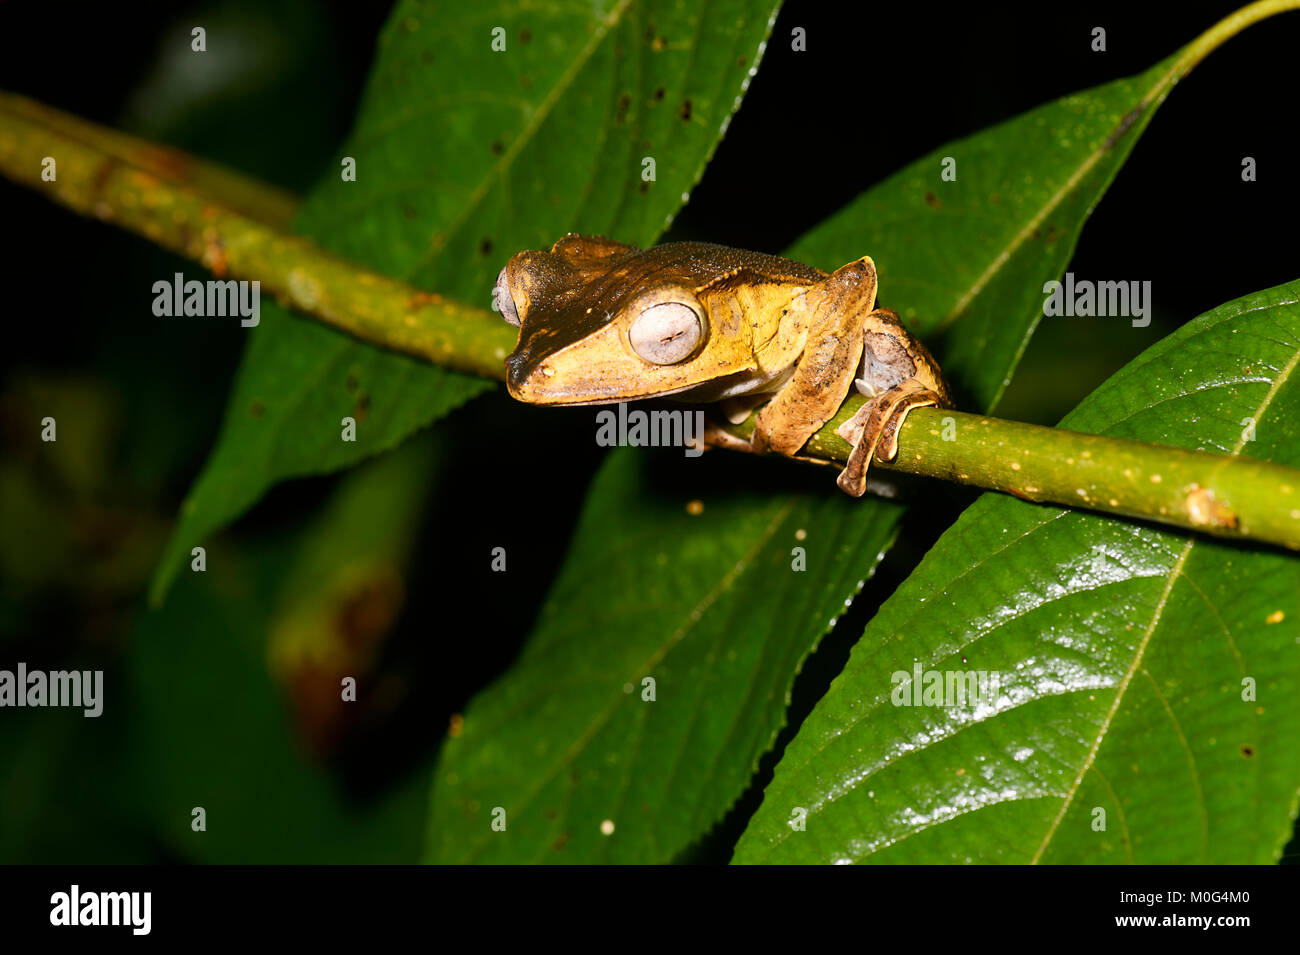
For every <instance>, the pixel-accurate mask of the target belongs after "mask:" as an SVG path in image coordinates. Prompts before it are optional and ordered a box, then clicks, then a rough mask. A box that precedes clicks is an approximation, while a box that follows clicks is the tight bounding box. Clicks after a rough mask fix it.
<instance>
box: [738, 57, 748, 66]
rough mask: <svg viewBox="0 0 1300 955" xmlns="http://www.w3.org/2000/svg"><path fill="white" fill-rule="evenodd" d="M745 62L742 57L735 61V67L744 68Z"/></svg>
mask: <svg viewBox="0 0 1300 955" xmlns="http://www.w3.org/2000/svg"><path fill="white" fill-rule="evenodd" d="M745 62H746V61H745V58H744V57H743V56H742V57H740V58H739V59H737V60H736V65H737V66H744V65H745Z"/></svg>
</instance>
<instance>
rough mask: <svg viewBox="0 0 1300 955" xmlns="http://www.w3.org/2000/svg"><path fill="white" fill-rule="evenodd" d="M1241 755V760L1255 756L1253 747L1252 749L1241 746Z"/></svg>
mask: <svg viewBox="0 0 1300 955" xmlns="http://www.w3.org/2000/svg"><path fill="white" fill-rule="evenodd" d="M1241 755H1242V758H1243V759H1250V757H1252V756H1254V755H1255V747H1253V746H1242V747H1241Z"/></svg>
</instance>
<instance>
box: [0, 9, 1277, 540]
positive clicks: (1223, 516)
mask: <svg viewBox="0 0 1300 955" xmlns="http://www.w3.org/2000/svg"><path fill="white" fill-rule="evenodd" d="M1296 8H1300V0H1259V2H1257V3H1253V4H1251V5H1249V6H1247V7H1243V8H1242V9H1241V10H1238V11H1237V12H1236V13H1234V14H1232V15H1231V16H1229V17H1227V18H1225V19H1224V20H1223V21H1221V22H1220V23H1218V24H1217V25H1215V26H1214V27H1212V28H1211V29H1210V30H1208V31H1206V32H1205V33H1204V34H1202V35H1201V36H1200V37H1199V38H1197V39H1196V40H1194V41H1193V42H1192V43H1190V44H1189V45H1188V46H1187V47H1186V49H1185V50H1184V51H1183V54H1182V55H1181V56H1180V57H1179V58H1178V59H1177V60H1176V61H1175V63H1174V64H1173V66H1172V67H1171V68H1170V71H1169V74H1168V76H1167V78H1166V81H1165V82H1162V83H1161V84H1159V85H1158V86H1157V88H1156V89H1155V90H1154V91H1153V92H1152V94H1151V96H1152V97H1156V96H1161V95H1163V93H1164V92H1166V91H1167V90H1168V89H1169V88H1170V86H1172V85H1173V83H1174V82H1175V81H1176V80H1177V79H1178V78H1179V77H1181V76H1182V75H1184V74H1185V73H1186V72H1187V71H1188V70H1190V69H1191V68H1192V67H1193V66H1194V65H1195V64H1196V63H1198V62H1200V60H1202V59H1203V58H1204V57H1205V56H1206V55H1207V54H1208V53H1209V52H1210V51H1211V50H1213V49H1215V48H1216V47H1217V46H1219V45H1220V44H1221V43H1222V42H1223V41H1224V40H1226V39H1228V38H1229V37H1231V36H1233V35H1234V34H1236V33H1237V32H1239V31H1240V30H1242V29H1244V28H1245V27H1247V26H1249V25H1250V24H1252V23H1255V22H1257V21H1259V20H1261V19H1264V18H1265V17H1267V16H1271V15H1273V14H1275V13H1279V12H1282V11H1284V10H1291V9H1296ZM45 157H52V158H54V159H55V160H56V163H57V167H56V168H57V176H56V178H55V179H54V181H45V180H44V179H43V178H42V169H43V164H42V163H43V160H44V158H45ZM0 173H3V174H4V175H6V176H8V177H9V178H10V179H13V180H14V181H15V182H18V183H21V184H23V185H26V186H29V187H30V188H32V189H35V190H37V191H39V192H42V193H44V194H46V195H47V196H48V197H49V198H51V199H53V200H54V201H56V202H59V203H61V204H62V205H64V206H67V207H68V208H69V209H72V210H73V211H75V212H79V213H81V214H83V215H87V216H93V217H95V218H98V219H100V220H102V221H105V222H110V223H113V224H114V225H117V226H120V227H122V228H124V229H126V230H128V231H131V232H134V233H136V234H138V235H142V236H144V237H145V238H147V239H149V240H151V241H153V242H155V243H157V244H159V245H161V246H163V247H165V248H167V249H170V250H172V251H173V252H176V253H177V254H179V255H181V256H184V257H186V258H188V259H191V260H193V261H195V262H198V263H200V264H202V265H203V266H204V267H206V268H208V269H210V270H211V271H212V272H213V273H215V274H216V275H218V276H230V277H234V278H244V279H256V280H259V281H261V283H262V285H263V287H264V288H265V289H266V290H267V291H269V292H271V293H272V294H274V295H276V296H277V297H278V298H279V299H280V301H281V302H282V303H284V304H285V305H286V306H288V307H290V308H293V309H296V310H297V311H300V312H304V313H306V314H309V315H312V316H314V317H316V318H317V319H319V320H321V321H323V322H326V323H327V324H330V325H333V326H334V327H336V328H339V329H341V330H343V331H345V332H348V333H350V334H352V335H354V336H356V337H357V338H359V339H362V340H364V341H367V342H371V343H373V344H375V345H379V346H381V347H384V348H388V349H391V350H394V351H398V352H403V353H405V354H409V355H414V356H417V357H419V358H423V359H425V360H427V361H429V362H432V363H434V364H438V365H443V366H446V367H449V368H455V369H458V370H461V371H465V372H470V373H472V374H477V375H482V376H485V377H489V378H495V379H498V380H500V379H502V378H503V377H504V372H505V369H504V366H503V360H504V358H505V356H506V354H507V353H508V352H509V351H510V350H511V349H512V348H513V347H514V331H513V329H511V328H510V327H509V326H507V325H506V324H505V323H504V322H502V321H500V320H499V319H498V318H496V317H495V316H493V315H492V314H491V313H490V312H488V311H487V310H485V309H480V308H473V307H471V306H468V305H465V304H462V303H460V302H455V301H451V300H448V299H445V298H443V297H442V296H440V295H435V294H430V293H427V292H423V291H420V290H418V289H414V288H411V287H409V286H407V285H404V284H402V283H401V282H397V281H394V280H393V279H390V278H388V277H386V276H383V275H379V274H377V273H374V272H368V271H364V270H362V269H358V268H356V267H355V266H353V265H351V264H350V263H348V262H345V261H342V260H340V259H337V258H335V257H333V256H331V255H329V254H327V253H325V252H323V251H321V250H319V249H317V248H316V247H315V246H313V245H312V244H311V243H309V242H307V241H306V240H304V239H300V238H296V237H294V236H291V235H289V234H287V233H286V232H285V231H284V229H285V227H286V224H287V222H288V220H289V218H290V217H291V215H292V212H293V209H294V207H295V203H294V201H293V200H292V199H290V198H289V197H287V196H285V195H284V194H283V193H280V192H279V191H278V190H274V189H271V188H270V187H266V186H263V185H261V184H259V183H256V182H252V181H250V180H248V179H245V178H244V177H241V176H238V175H236V174H234V173H231V172H228V171H226V170H224V169H221V168H220V167H218V166H215V165H212V164H209V163H204V162H201V161H199V160H195V159H192V158H190V157H188V156H185V155H184V154H182V153H179V152H177V151H175V150H171V149H167V148H164V147H159V146H156V145H154V144H151V143H147V142H143V141H141V140H137V139H135V138H133V137H130V136H127V135H125V134H122V133H118V132H114V131H112V130H107V129H104V128H102V127H99V126H96V125H94V124H92V123H88V122H86V121H84V120H81V119H77V118H76V117H72V116H69V115H67V114H66V113H61V112H59V111H58V110H54V109H51V108H50V107H47V106H44V105H42V104H40V103H36V102H33V101H31V100H27V99H25V98H23V97H18V96H13V95H10V94H5V93H0ZM860 404H861V399H860V398H858V397H856V396H855V397H854V398H852V399H850V400H849V401H848V402H846V403H845V405H844V407H843V408H842V409H841V410H840V413H839V414H838V415H837V416H836V418H835V419H834V420H833V421H831V422H830V423H828V424H827V425H826V426H825V427H824V428H822V429H821V430H820V431H819V432H818V433H817V434H815V435H814V436H813V437H812V439H811V440H810V441H809V442H808V445H807V447H806V448H805V450H804V453H805V454H806V455H808V456H809V457H812V458H815V459H818V460H821V461H825V462H827V463H843V462H844V461H845V459H846V458H847V455H848V451H849V446H848V444H847V443H845V442H844V441H843V440H842V439H841V438H840V437H839V436H838V435H836V434H835V428H836V426H837V425H838V424H839V423H840V422H842V421H843V420H845V419H846V418H847V417H848V416H849V415H851V414H852V413H853V412H854V411H855V410H856V409H857V407H858V406H859V405H860ZM752 429H753V418H752V416H751V418H750V420H749V421H747V422H744V423H742V424H740V425H737V426H734V427H733V428H731V429H730V430H731V431H732V432H733V433H734V434H737V435H739V436H745V437H747V436H748V434H749V433H751V432H752ZM899 446H900V451H899V455H898V459H897V460H895V461H893V462H892V463H889V464H879V463H877V464H875V465H873V466H874V467H881V468H886V469H891V470H897V471H906V472H909V473H912V474H920V475H925V476H928V477H935V478H940V479H942V480H947V481H954V482H957V483H961V484H969V485H972V486H974V487H980V488H985V489H988V490H994V491H1002V492H1005V493H1008V494H1014V495H1015V496H1017V497H1020V498H1023V499H1025V500H1031V501H1042V502H1049V503H1054V504H1060V505H1064V506H1069V507H1082V508H1087V509H1090V510H1096V511H1103V512H1106V513H1111V514H1119V515H1123V516H1126V517H1137V518H1143V519H1146V520H1151V521H1157V522H1160V523H1164V524H1170V525H1173V526H1177V527H1181V528H1186V529H1190V530H1196V531H1201V532H1204V533H1209V534H1214V535H1217V536H1221V537H1236V538H1250V539H1253V540H1259V541H1265V542H1269V543H1274V544H1280V545H1282V546H1284V547H1288V548H1292V549H1300V471H1298V470H1295V469H1292V468H1287V467H1283V466H1281V465H1276V464H1271V463H1269V462H1266V461H1255V460H1252V459H1248V458H1240V457H1236V456H1226V455H1218V454H1210V453H1207V452H1201V451H1183V450H1180V449H1177V448H1168V447H1162V446H1159V445H1152V444H1143V443H1141V442H1136V441H1127V440H1122V439H1117V438H1109V437H1103V436H1100V435H1084V434H1076V433H1073V432H1068V431H1062V430H1060V429H1056V428H1043V427H1039V426H1036V425H1028V424H1021V423H1018V422H1014V421H1004V420H1001V419H997V418H987V417H982V416H979V415H971V414H963V413H961V412H957V411H940V410H936V409H933V408H918V409H916V410H914V411H913V412H912V413H911V414H910V415H909V416H908V418H907V422H906V423H905V424H904V426H903V428H902V430H901V432H900V434H899Z"/></svg>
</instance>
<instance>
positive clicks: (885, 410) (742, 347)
mask: <svg viewBox="0 0 1300 955" xmlns="http://www.w3.org/2000/svg"><path fill="white" fill-rule="evenodd" d="M875 304H876V267H875V264H874V263H873V262H872V261H871V259H870V258H869V257H867V256H863V257H862V258H860V259H858V260H856V261H854V262H850V263H849V264H848V265H846V266H844V267H843V268H841V269H838V270H836V271H835V272H833V273H831V274H830V275H827V274H826V273H825V272H822V271H821V270H820V269H815V268H812V267H811V266H807V265H801V264H800V263H798V262H792V261H790V260H789V259H782V258H778V257H777V256H774V255H764V254H762V253H758V252H746V251H743V250H740V249H731V248H727V247H725V246H720V245H712V244H708V243H704V242H670V243H667V244H664V245H658V246H655V247H653V248H649V249H639V248H636V247H635V246H631V245H625V244H624V243H621V242H615V241H612V240H610V239H606V238H602V237H600V236H583V235H576V234H570V235H566V236H565V237H564V238H562V239H560V240H559V241H558V242H556V243H555V245H554V246H552V247H551V249H550V251H539V250H531V251H525V252H520V253H518V254H516V255H514V256H512V257H511V258H510V261H509V262H507V263H506V266H505V268H503V269H502V270H501V273H500V275H499V276H498V277H497V283H496V287H495V288H494V289H493V306H492V307H493V309H494V310H496V311H498V312H500V313H501V315H502V316H503V317H504V318H505V319H506V321H508V322H510V323H511V324H512V325H515V326H517V327H518V328H519V340H518V343H517V345H516V346H515V350H514V351H513V352H511V354H510V355H509V357H508V358H506V371H507V377H506V382H507V388H508V389H509V392H510V394H511V396H513V397H514V398H516V399H518V400H519V401H524V402H528V403H530V404H538V405H595V404H612V403H615V402H620V401H632V400H636V399H639V398H661V397H668V396H672V397H673V398H674V399H676V400H682V401H691V402H722V403H723V409H724V411H726V412H727V414H728V416H729V417H731V418H732V420H733V421H738V420H744V418H745V417H746V416H747V415H748V413H749V411H751V410H752V408H753V407H754V406H755V405H757V404H758V403H760V402H763V401H766V404H764V405H763V407H762V408H761V409H760V410H759V412H758V416H757V418H756V419H755V426H754V432H753V436H752V437H751V438H750V440H748V441H745V440H744V439H741V438H737V437H735V436H734V435H731V434H729V433H728V432H725V431H723V430H722V429H720V428H715V429H711V431H710V432H709V435H708V438H709V443H712V444H720V445H725V446H730V447H735V448H737V449H739V450H745V451H752V452H755V453H764V452H769V451H771V452H776V453H779V454H784V455H788V456H790V457H798V452H799V450H800V449H801V448H802V447H803V445H804V443H805V442H806V441H807V440H808V438H809V436H811V435H812V433H813V432H814V431H817V430H818V429H819V428H821V427H822V425H824V424H825V423H826V422H827V421H829V420H830V419H831V418H832V417H833V416H834V415H835V412H836V411H837V410H838V409H839V407H840V405H841V404H842V403H843V402H844V399H845V398H846V397H847V395H848V393H849V389H850V388H852V387H856V388H857V389H858V391H859V392H861V393H862V394H863V395H864V396H865V397H866V398H867V401H866V403H865V404H863V406H862V408H861V409H860V410H859V411H858V413H857V414H855V415H854V416H853V418H851V419H850V420H848V421H846V422H845V423H844V424H843V425H841V426H840V427H839V428H838V429H837V433H838V434H839V435H840V436H841V437H843V438H844V439H845V440H846V441H848V442H849V443H850V444H851V445H853V452H852V454H851V455H850V457H849V461H848V464H847V465H846V467H845V468H844V470H843V471H842V472H841V474H840V476H839V479H838V484H839V486H840V487H841V488H842V489H843V490H844V491H845V492H847V493H848V494H851V495H852V496H854V497H861V496H862V494H863V493H864V492H865V490H866V475H867V468H868V466H869V465H870V463H871V460H872V458H873V457H874V458H875V459H876V460H880V461H892V460H893V459H894V457H895V456H896V455H897V453H898V429H899V427H900V426H901V425H902V423H903V420H904V418H905V417H906V416H907V414H908V412H909V411H911V409H913V408H918V407H922V406H925V405H934V406H938V407H951V406H952V400H951V394H950V391H949V388H948V385H947V383H946V382H945V381H944V378H943V375H942V373H941V372H940V370H939V366H938V365H937V364H935V361H934V359H933V358H931V357H930V353H929V352H928V351H926V349H925V346H923V345H922V344H921V343H920V342H919V341H917V340H916V339H915V338H914V337H913V336H912V335H911V334H910V333H909V332H908V331H907V330H906V329H905V328H904V327H903V325H902V323H901V322H900V321H899V318H898V315H897V314H896V313H894V312H892V311H890V310H889V309H885V308H876V307H875Z"/></svg>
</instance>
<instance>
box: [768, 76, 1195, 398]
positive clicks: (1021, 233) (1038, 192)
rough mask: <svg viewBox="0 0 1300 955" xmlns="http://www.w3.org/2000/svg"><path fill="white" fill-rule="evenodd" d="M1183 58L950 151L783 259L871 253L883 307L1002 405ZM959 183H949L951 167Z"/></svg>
mask: <svg viewBox="0 0 1300 955" xmlns="http://www.w3.org/2000/svg"><path fill="white" fill-rule="evenodd" d="M1180 57H1181V54H1179V55H1176V56H1172V57H1170V58H1168V59H1166V60H1163V61H1161V62H1160V63H1158V64H1156V65H1155V66H1153V67H1152V68H1151V69H1149V70H1147V71H1146V72H1145V73H1142V74H1140V75H1138V76H1135V77H1131V78H1128V79H1121V80H1115V81H1114V82H1111V83H1107V84H1105V85H1103V86H1098V87H1095V88H1093V89H1091V90H1086V91H1084V92H1082V93H1075V94H1072V95H1070V96H1065V97H1062V98H1061V99H1058V100H1055V101H1053V102H1050V103H1046V104H1044V105H1042V106H1039V107H1038V108H1036V109H1033V110H1030V111H1029V112H1028V113H1024V114H1023V115H1021V116H1017V117H1015V118H1013V119H1010V120H1007V121H1006V122H1004V123H1000V124H999V125H997V126H993V127H990V128H989V129H985V130H981V131H980V132H978V133H976V134H975V135H973V136H969V137H967V138H965V139H959V140H956V141H954V142H951V143H946V144H945V145H943V146H940V147H939V148H938V149H936V150H934V151H933V152H932V153H930V154H929V155H927V156H923V157H922V158H920V159H918V160H916V161H915V162H913V163H911V164H909V165H907V166H905V167H903V168H902V169H900V170H899V171H898V172H896V173H894V174H893V175H892V176H890V177H889V178H888V179H886V180H885V181H884V182H882V183H880V184H878V185H876V186H873V187H872V188H870V189H868V190H867V191H866V192H864V193H862V195H860V196H859V197H858V198H857V199H855V200H854V201H853V202H851V203H849V204H848V205H847V206H845V207H844V208H843V209H841V210H840V211H839V212H837V213H836V214H835V215H833V216H831V217H830V218H829V219H827V220H826V221H825V222H823V223H822V224H820V225H818V226H816V227H815V228H813V229H812V230H811V231H809V232H808V233H806V234H805V235H804V236H803V237H802V238H800V239H799V241H798V242H796V243H795V244H794V246H793V247H792V248H790V249H789V250H787V252H786V254H787V255H789V256H790V257H791V258H794V259H798V260H800V261H804V262H808V263H810V264H812V265H816V266H818V267H820V268H823V269H828V270H833V269H836V268H839V267H840V266H841V265H843V264H844V263H846V262H851V261H852V260H853V259H855V258H857V257H858V256H860V255H862V254H864V253H866V254H869V255H871V256H872V258H873V259H875V262H876V265H877V267H878V268H879V270H880V300H881V302H882V303H883V304H885V305H888V306H889V307H891V308H894V309H896V310H897V311H898V312H899V314H900V315H901V316H902V317H903V319H904V321H905V322H906V323H907V324H908V325H909V327H911V328H913V329H914V330H915V331H917V332H918V333H919V334H921V335H922V336H927V337H928V336H932V335H935V334H937V333H939V332H940V331H943V330H947V333H948V334H947V339H946V340H945V341H944V342H943V347H942V348H940V349H939V350H938V357H939V359H940V364H941V365H942V367H943V369H944V372H945V373H946V374H947V376H948V378H949V380H950V381H951V382H952V384H953V385H954V386H955V387H956V388H957V389H958V391H959V393H960V394H961V395H963V396H965V397H966V398H968V399H971V400H973V404H974V405H976V406H978V407H979V408H981V409H984V410H989V409H991V408H993V407H995V406H996V405H997V402H998V399H999V398H1000V397H1001V395H1002V392H1003V390H1004V389H1005V388H1006V386H1007V384H1008V383H1009V382H1010V380H1011V374H1012V371H1013V370H1014V369H1015V367H1016V364H1017V362H1018V361H1019V360H1020V356H1021V354H1023V352H1024V350H1025V347H1026V345H1028V343H1029V337H1030V335H1032V334H1033V331H1034V329H1035V327H1036V326H1037V325H1038V320H1039V318H1041V317H1042V313H1043V301H1044V298H1045V296H1044V293H1043V285H1044V283H1046V282H1048V281H1051V280H1054V279H1057V278H1059V277H1060V276H1061V274H1062V273H1063V272H1064V271H1065V266H1066V263H1067V262H1069V260H1070V256H1071V255H1072V254H1073V253H1074V247H1075V245H1076V243H1077V242H1078V239H1079V233H1080V232H1081V231H1082V229H1083V223H1084V221H1085V220H1086V219H1087V218H1088V215H1089V214H1090V213H1091V212H1092V209H1093V207H1094V206H1095V205H1096V204H1097V202H1098V201H1099V200H1100V199H1101V196H1102V194H1103V193H1104V192H1105V191H1106V189H1107V187H1108V186H1109V185H1110V183H1111V180H1113V179H1114V178H1115V174H1116V173H1117V172H1118V171H1119V168H1120V166H1122V165H1123V163H1124V161H1125V160H1126V159H1127V158H1128V155H1129V153H1130V152H1131V151H1132V149H1133V146H1134V144H1135V143H1136V142H1137V140H1138V137H1139V136H1140V135H1141V134H1142V131H1143V130H1144V129H1146V126H1147V123H1148V122H1150V120H1151V117H1152V115H1154V113H1155V110H1156V107H1158V106H1159V105H1160V103H1161V102H1162V101H1163V99H1164V97H1165V96H1166V95H1167V94H1168V92H1169V90H1170V89H1171V88H1172V87H1173V85H1174V83H1175V82H1176V81H1177V79H1178V78H1179V77H1180V76H1181V75H1182V74H1181V73H1180V72H1178V70H1177V69H1175V67H1176V66H1178V65H1179V64H1180ZM948 159H951V160H953V162H954V163H955V165H953V166H951V167H949V168H951V169H952V170H953V171H954V172H955V175H956V178H955V179H954V180H951V181H948V180H945V179H944V178H943V172H944V170H945V161H946V160H948Z"/></svg>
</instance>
